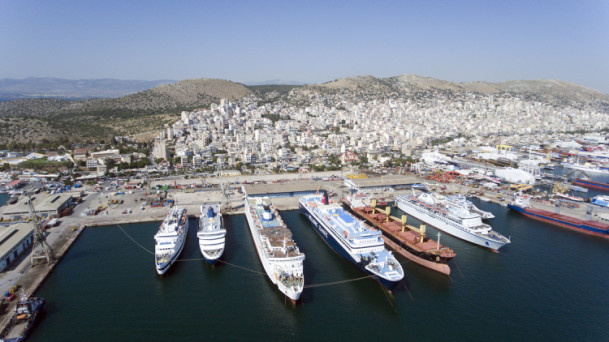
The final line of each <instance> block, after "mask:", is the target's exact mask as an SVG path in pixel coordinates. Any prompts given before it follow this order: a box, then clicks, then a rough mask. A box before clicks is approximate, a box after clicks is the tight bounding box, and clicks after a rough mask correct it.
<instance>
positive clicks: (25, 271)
mask: <svg viewBox="0 0 609 342" xmlns="http://www.w3.org/2000/svg"><path fill="white" fill-rule="evenodd" d="M312 175H314V174H307V175H302V174H289V175H284V174H281V175H261V176H250V177H249V178H247V177H244V176H239V177H238V178H234V179H232V178H230V177H228V179H226V178H225V179H224V182H226V183H225V188H228V191H225V192H224V193H223V192H222V191H221V190H220V188H219V187H218V186H214V187H211V188H204V189H198V188H196V189H195V190H194V191H184V189H170V190H169V192H168V193H167V199H171V200H172V202H171V203H173V204H176V205H179V206H183V207H186V209H187V210H188V213H189V216H190V217H199V215H200V209H199V208H200V205H201V203H203V202H212V201H216V202H221V203H222V212H223V214H224V215H237V214H243V210H244V203H243V194H242V193H240V192H239V190H240V188H241V186H243V183H244V182H248V183H249V184H252V182H253V183H255V182H260V183H259V184H267V185H259V186H254V188H255V189H257V190H260V191H259V192H260V195H265V194H267V193H268V194H269V195H272V197H273V205H274V206H275V207H276V208H277V209H278V210H296V209H298V200H299V197H300V196H299V193H300V192H303V191H312V190H314V189H319V188H321V189H323V190H326V191H328V192H329V193H331V196H330V199H331V200H332V201H334V202H339V198H341V197H344V196H345V195H347V194H348V193H349V189H348V188H347V186H345V184H344V181H343V180H342V179H336V178H333V179H330V180H328V179H325V180H323V179H314V178H312V177H311V176H312ZM305 176H306V179H303V177H305ZM323 176H324V177H326V176H327V177H330V176H333V177H337V178H338V177H340V176H341V174H340V172H338V173H334V174H324V175H323ZM404 177H405V178H404V179H403V180H394V179H393V178H392V182H395V183H396V184H397V183H400V182H402V183H415V182H416V183H425V184H428V181H426V180H425V179H424V178H422V177H418V176H415V175H413V174H409V175H407V176H404ZM277 179H280V180H281V181H280V182H277V181H276V180H277ZM208 181H209V180H208ZM214 181H217V180H214ZM170 182H171V183H174V184H175V183H176V181H173V180H172V181H170ZM202 182H203V180H202V179H183V180H180V183H181V184H186V185H188V184H201V183H202ZM264 182H266V183H264ZM366 185H368V186H370V187H371V191H370V192H371V193H372V195H373V196H374V197H375V198H377V199H379V198H385V199H387V200H392V199H393V197H394V196H395V195H398V194H405V193H411V190H409V189H393V188H391V189H389V188H387V186H388V185H390V184H389V183H388V181H387V178H384V177H370V178H368V179H367V180H366ZM428 185H429V184H428ZM375 186H376V187H375ZM444 186H445V187H446V188H445V189H444V190H441V188H442V187H444ZM430 188H431V189H432V191H436V192H445V193H451V192H452V193H457V192H459V193H461V194H468V195H470V196H475V197H478V198H480V199H481V200H483V201H490V202H493V203H497V204H500V205H503V206H505V205H507V203H509V202H510V201H511V200H512V193H511V192H510V191H509V190H500V191H497V190H484V189H479V188H472V187H469V186H466V185H461V184H455V183H451V184H443V183H439V184H437V186H436V189H435V190H433V188H434V187H433V186H430ZM250 189H252V188H250ZM146 191H149V190H145V189H136V190H133V191H129V192H122V191H121V192H120V193H119V192H96V191H93V190H92V189H89V190H87V191H86V194H85V196H83V197H82V203H80V204H78V205H77V206H76V207H75V208H74V211H73V213H72V214H71V215H69V216H65V217H61V218H59V219H58V220H59V224H58V225H57V226H55V227H52V228H50V229H48V230H47V232H48V235H47V242H48V243H49V244H50V245H51V248H52V249H53V251H54V254H55V260H54V261H53V262H51V263H50V264H38V265H35V266H32V265H31V264H30V255H29V254H27V253H24V254H23V255H22V256H20V257H19V259H18V260H17V261H15V262H14V263H13V264H12V265H11V266H10V267H9V269H8V270H6V271H4V272H2V273H0V291H1V292H0V293H4V292H6V291H8V290H9V289H10V288H11V287H13V286H14V285H20V287H21V288H22V289H23V290H24V291H25V292H26V293H27V294H29V295H32V294H34V293H35V292H36V290H37V289H38V288H39V287H40V286H41V284H42V283H43V282H44V280H45V279H46V277H47V276H48V275H49V274H50V273H51V272H52V271H53V269H54V268H55V266H56V265H57V264H58V263H59V262H60V261H61V258H62V257H63V256H64V255H65V253H66V252H67V251H68V250H69V249H70V247H71V246H72V245H73V244H74V243H75V242H76V240H77V239H78V237H79V236H80V235H81V234H82V232H83V231H84V230H85V229H91V228H92V227H99V226H108V225H123V224H131V223H140V222H160V221H162V220H163V218H164V217H165V215H166V214H167V212H168V210H169V205H168V204H167V203H164V204H163V205H160V206H159V205H157V206H152V205H150V204H149V201H146V198H149V197H150V196H155V195H157V194H156V192H155V193H154V194H151V193H147V192H146ZM273 192H277V193H273ZM279 192H281V193H282V194H281V195H278V193H279ZM290 193H292V195H290ZM75 194H76V193H75ZM40 196H42V195H40ZM49 196H50V195H49ZM531 203H532V205H533V206H534V207H538V208H541V209H545V210H548V211H554V204H552V203H549V202H531ZM587 205H588V204H586V203H584V204H581V203H580V204H579V207H573V208H568V207H561V208H560V212H561V213H562V214H564V215H569V216H573V217H577V218H581V219H585V217H586V207H587ZM5 207H7V206H4V207H2V208H0V214H1V213H2V209H3V208H5ZM99 207H103V210H101V211H100V212H99V213H98V214H97V215H91V216H88V215H85V214H86V212H88V211H91V210H94V209H96V208H99ZM127 209H128V210H127ZM592 218H593V219H596V220H602V221H607V219H609V209H607V208H600V207H597V206H594V211H593V213H592ZM490 224H491V225H492V221H491V222H490ZM30 253H31V251H30ZM151 271H152V270H151ZM19 291H21V290H19ZM15 304H16V300H15V301H13V302H11V303H10V304H9V305H8V307H7V308H6V311H5V312H4V313H3V314H2V317H1V318H0V324H1V325H2V327H0V329H2V328H3V327H4V326H5V325H6V324H7V323H8V321H9V319H10V317H11V315H12V310H14V305H15Z"/></svg>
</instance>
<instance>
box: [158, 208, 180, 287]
mask: <svg viewBox="0 0 609 342" xmlns="http://www.w3.org/2000/svg"><path fill="white" fill-rule="evenodd" d="M186 234H188V214H187V213H186V209H184V208H180V207H173V208H171V210H170V211H169V213H168V214H167V216H166V217H165V220H164V221H163V223H162V224H161V228H160V229H159V231H158V232H157V233H156V235H154V240H155V241H156V245H155V246H154V261H155V264H156V271H157V273H158V274H161V275H162V274H164V273H165V272H167V270H169V267H171V265H173V263H174V262H175V261H176V259H177V258H178V257H179V256H180V253H182V249H183V248H184V242H185V241H186Z"/></svg>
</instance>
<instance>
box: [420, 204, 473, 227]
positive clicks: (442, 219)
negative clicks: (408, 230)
mask: <svg viewBox="0 0 609 342" xmlns="http://www.w3.org/2000/svg"><path fill="white" fill-rule="evenodd" d="M414 209H415V210H418V211H420V212H421V213H423V214H427V215H430V214H429V213H428V212H425V211H423V209H419V208H416V207H415V208H414ZM431 215H432V216H433V217H435V218H436V219H438V220H440V221H442V222H444V223H446V224H449V225H451V226H453V227H455V228H458V229H461V230H463V228H461V227H460V226H458V225H455V224H454V222H452V221H450V220H447V219H445V218H444V217H442V216H440V215H436V214H431Z"/></svg>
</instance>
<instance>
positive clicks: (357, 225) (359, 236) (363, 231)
mask: <svg viewBox="0 0 609 342" xmlns="http://www.w3.org/2000/svg"><path fill="white" fill-rule="evenodd" d="M298 203H299V206H300V210H301V211H302V212H303V214H305V215H306V216H307V218H308V219H309V221H311V224H312V225H313V228H314V229H315V230H316V231H317V233H318V234H319V236H321V238H322V239H324V241H326V243H327V244H328V245H329V246H330V247H331V248H332V249H333V250H334V251H335V252H337V253H338V254H340V255H341V256H342V257H344V258H345V259H347V260H349V261H350V262H352V263H353V264H354V265H355V266H357V267H358V268H359V269H360V270H362V271H363V272H364V273H366V274H368V275H370V276H372V277H373V278H374V279H375V280H377V281H378V282H379V283H381V285H383V286H384V287H385V288H387V289H389V290H391V289H392V288H393V287H394V286H395V285H396V284H397V283H398V282H399V281H400V280H402V279H403V278H404V270H403V269H402V265H400V263H399V262H398V261H397V260H396V259H395V257H394V256H393V255H392V254H391V252H389V251H388V250H387V249H385V243H384V241H383V239H382V237H381V236H382V233H381V231H380V230H376V229H373V228H370V227H369V226H367V225H366V224H364V222H362V221H360V220H358V219H356V218H354V217H353V216H352V215H351V214H349V213H348V212H346V211H345V210H344V209H343V208H342V206H340V205H338V204H331V203H329V201H328V196H327V194H325V193H324V194H323V195H309V196H303V197H301V198H300V200H299V202H298Z"/></svg>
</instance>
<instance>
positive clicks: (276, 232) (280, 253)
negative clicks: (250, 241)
mask: <svg viewBox="0 0 609 342" xmlns="http://www.w3.org/2000/svg"><path fill="white" fill-rule="evenodd" d="M260 235H261V236H264V237H266V238H267V239H268V241H269V244H270V245H271V248H272V249H273V250H272V253H273V257H274V258H291V257H295V256H298V255H300V253H299V252H298V253H297V250H296V249H295V247H296V246H295V244H294V240H293V239H292V232H291V231H290V230H289V229H288V228H285V227H282V226H276V227H268V228H266V227H265V228H263V229H262V230H260ZM284 242H285V246H286V247H287V248H285V250H284V248H283V246H284Z"/></svg>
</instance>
